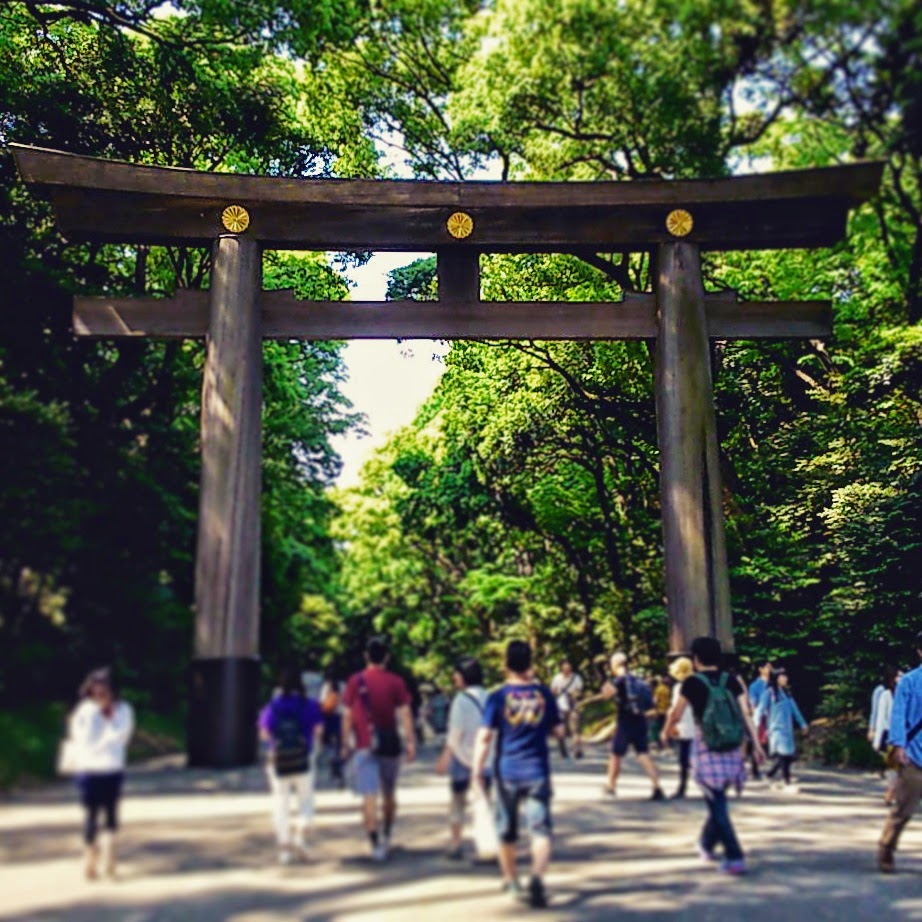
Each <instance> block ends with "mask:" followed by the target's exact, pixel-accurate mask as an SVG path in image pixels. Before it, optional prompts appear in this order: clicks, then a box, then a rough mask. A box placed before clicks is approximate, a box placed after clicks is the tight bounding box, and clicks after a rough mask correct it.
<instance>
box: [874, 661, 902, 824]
mask: <svg viewBox="0 0 922 922" xmlns="http://www.w3.org/2000/svg"><path fill="white" fill-rule="evenodd" d="M902 676H903V673H902V672H900V671H899V670H898V669H896V668H889V667H888V668H887V669H886V670H884V684H883V690H882V691H881V693H880V694H879V695H878V696H877V701H876V703H875V707H874V723H873V725H872V726H871V745H872V746H873V747H874V748H875V749H876V750H877V751H878V752H879V753H881V754H882V755H883V758H884V766H885V768H886V778H887V791H886V793H885V794H884V803H885V804H887V805H888V806H889V805H890V804H891V803H893V793H894V789H895V787H896V779H897V774H896V771H895V770H894V768H893V766H892V765H891V763H890V757H889V751H888V750H889V737H890V716H891V714H892V713H893V694H894V692H895V691H896V686H897V683H898V682H899V681H900V679H901V678H902Z"/></svg>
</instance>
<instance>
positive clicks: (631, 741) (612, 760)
mask: <svg viewBox="0 0 922 922" xmlns="http://www.w3.org/2000/svg"><path fill="white" fill-rule="evenodd" d="M611 672H612V679H611V680H610V681H608V682H606V683H605V685H604V686H603V688H602V697H603V698H606V699H609V700H611V699H614V700H615V706H616V707H617V710H618V727H617V729H616V730H615V736H614V738H613V739H612V744H611V755H610V756H609V759H608V784H607V786H606V788H605V791H606V793H608V794H611V795H614V794H615V793H616V790H617V784H618V775H619V774H620V773H621V760H622V759H623V758H624V757H625V755H627V751H628V749H630V748H633V750H634V752H635V753H636V755H637V761H638V762H639V763H640V767H641V768H642V769H643V770H644V773H645V774H646V776H647V777H648V778H649V779H650V781H651V783H652V784H653V795H652V797H651V799H652V800H664V799H665V795H664V794H663V789H662V788H661V787H660V783H659V772H657V770H656V765H654V763H653V759H651V758H650V744H649V734H648V730H647V711H649V710H650V709H651V707H652V704H653V698H652V696H651V694H650V689H649V687H648V686H647V684H646V683H645V682H643V681H642V680H641V679H639V678H638V677H637V676H635V675H634V674H633V673H631V672H630V670H629V669H628V665H627V656H626V655H625V654H624V653H615V655H614V656H612V658H611Z"/></svg>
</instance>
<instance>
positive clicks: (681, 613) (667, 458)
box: [655, 242, 733, 652]
mask: <svg viewBox="0 0 922 922" xmlns="http://www.w3.org/2000/svg"><path fill="white" fill-rule="evenodd" d="M656 296H657V304H658V319H659V335H658V337H657V343H656V364H655V393H656V416H657V427H658V430H659V447H660V492H661V496H662V517H663V540H664V548H665V555H664V556H665V564H666V602H667V608H668V611H669V623H670V635H669V640H670V649H671V650H672V651H673V652H683V651H688V649H689V646H690V644H691V641H692V640H693V639H694V638H695V637H696V636H699V635H710V636H714V637H717V638H719V639H720V641H721V643H723V644H725V645H726V646H727V648H728V649H732V647H733V626H732V621H731V616H730V604H729V599H730V594H729V575H728V572H727V559H726V551H725V548H724V537H723V509H722V506H721V504H720V471H719V469H718V467H717V465H716V446H717V442H716V424H715V419H714V401H713V394H712V387H711V370H710V357H709V352H708V327H707V317H706V313H705V298H704V289H703V287H702V281H701V260H700V252H699V250H698V248H697V247H696V246H695V245H694V244H693V243H684V242H683V243H670V244H666V245H665V246H662V247H660V249H659V252H658V256H657V278H656Z"/></svg>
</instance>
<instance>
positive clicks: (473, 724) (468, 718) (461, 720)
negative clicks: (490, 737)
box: [446, 685, 487, 768]
mask: <svg viewBox="0 0 922 922" xmlns="http://www.w3.org/2000/svg"><path fill="white" fill-rule="evenodd" d="M475 702H476V703H475ZM486 703H487V693H486V690H485V689H483V688H481V687H480V686H479V685H472V686H470V688H465V689H464V691H461V692H458V694H457V695H455V697H454V699H453V700H452V702H451V710H449V712H448V736H447V738H446V742H447V743H448V748H449V749H450V750H451V753H452V755H453V756H454V757H455V758H456V759H457V760H458V761H459V762H460V763H461V764H462V765H464V766H465V767H467V768H470V767H471V765H472V764H473V762H474V743H475V741H476V739H477V731H478V730H479V729H480V726H481V718H482V716H483V708H484V705H486Z"/></svg>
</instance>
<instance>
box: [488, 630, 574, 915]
mask: <svg viewBox="0 0 922 922" xmlns="http://www.w3.org/2000/svg"><path fill="white" fill-rule="evenodd" d="M550 735H553V736H555V737H556V738H557V739H558V740H561V739H563V735H564V727H563V723H562V722H561V719H560V714H559V712H558V710H557V702H556V701H555V699H554V695H553V694H552V693H551V690H550V689H549V688H548V687H547V686H545V685H542V684H541V683H539V682H536V681H535V680H534V678H533V676H532V653H531V647H530V646H529V645H528V644H527V643H525V641H523V640H513V641H511V642H510V643H509V645H508V646H507V647H506V683H505V684H504V685H503V686H502V687H501V688H498V689H497V690H496V691H495V692H493V693H492V694H491V695H490V697H489V698H487V703H486V706H485V707H484V710H483V719H482V724H481V728H480V731H479V732H478V734H477V743H476V745H475V748H474V765H473V770H472V775H473V778H474V783H475V784H476V785H482V778H483V775H484V769H485V768H486V762H487V754H488V753H489V751H490V746H491V744H492V742H493V739H494V737H495V739H496V748H495V753H496V754H495V757H494V758H495V762H494V771H493V777H494V779H495V780H496V789H497V797H496V831H497V834H498V836H499V840H500V845H499V865H500V870H501V871H502V874H503V889H504V890H505V891H506V892H508V893H510V894H511V895H512V896H514V897H515V898H520V897H522V896H523V895H524V894H523V892H522V889H521V887H520V884H519V880H518V876H517V874H516V869H515V856H516V842H517V840H518V832H519V807H520V806H523V805H524V816H525V824H526V826H527V827H528V831H529V834H530V836H531V880H530V882H529V887H528V901H529V903H530V905H531V906H533V907H535V908H539V907H542V906H546V905H547V896H546V894H545V890H544V874H545V872H546V871H547V867H548V865H549V864H550V860H551V808H550V802H551V764H550V752H549V748H548V742H547V738H548V736H550Z"/></svg>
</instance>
